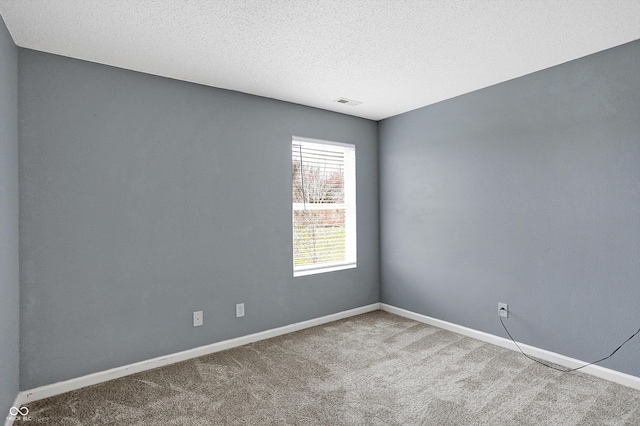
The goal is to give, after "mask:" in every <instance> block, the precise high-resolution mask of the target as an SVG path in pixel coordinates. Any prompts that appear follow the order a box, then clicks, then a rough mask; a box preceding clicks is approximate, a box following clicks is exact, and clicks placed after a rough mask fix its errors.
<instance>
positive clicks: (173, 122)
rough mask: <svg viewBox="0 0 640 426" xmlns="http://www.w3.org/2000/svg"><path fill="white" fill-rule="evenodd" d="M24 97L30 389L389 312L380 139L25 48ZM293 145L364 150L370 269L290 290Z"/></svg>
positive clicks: (24, 345) (364, 130)
mask: <svg viewBox="0 0 640 426" xmlns="http://www.w3.org/2000/svg"><path fill="white" fill-rule="evenodd" d="M19 95H20V110H19V112H20V114H21V118H20V132H21V136H20V208H21V212H22V214H21V216H20V256H21V273H22V275H21V277H22V287H21V291H22V294H21V309H22V311H21V320H22V327H21V333H22V334H21V357H22V358H21V359H22V365H21V387H22V389H30V388H33V387H36V386H40V385H45V384H48V383H53V382H56V381H60V380H65V379H70V378H74V377H78V376H81V375H84V374H87V373H92V372H95V371H101V370H105V369H108V368H112V367H117V366H121V365H125V364H129V363H133V362H137V361H141V360H146V359H149V358H153V357H157V356H161V355H165V354H169V353H174V352H177V351H182V350H186V349H190V348H193V347H197V346H200V345H206V344H209V343H212V342H216V341H220V340H224V339H229V338H233V337H237V336H241V335H246V334H250V333H255V332H258V331H261V330H265V329H270V328H274V327H278V326H283V325H286V324H291V323H295V322H298V321H303V320H306V319H310V318H315V317H319V316H322V315H327V314H331V313H334V312H338V311H342V310H346V309H351V308H355V307H358V306H363V305H367V304H370V303H374V302H377V301H378V300H379V262H378V254H379V250H378V195H377V191H378V181H377V167H378V159H377V124H376V123H375V122H372V121H368V120H363V119H359V118H355V117H349V116H345V115H341V114H336V113H331V112H327V111H321V110H317V109H313V108H308V107H303V106H299V105H293V104H289V103H285V102H278V101H274V100H269V99H265V98H260V97H255V96H249V95H244V94H240V93H236V92H231V91H225V90H220V89H213V88H207V87H203V86H198V85H195V84H189V83H185V82H179V81H175V80H169V79H164V78H160V77H154V76H150V75H145V74H140V73H135V72H131V71H125V70H121V69H117V68H112V67H108V66H103V65H97V64H92V63H88V62H83V61H78V60H73V59H68V58H63V57H60V56H54V55H49V54H45V53H40V52H35V51H30V50H23V49H21V50H20V76H19ZM292 135H298V136H306V137H311V138H319V139H328V140H333V141H340V142H349V143H354V144H355V145H356V149H357V182H358V188H357V190H358V195H357V196H358V200H357V202H358V244H359V245H358V268H357V269H353V270H345V271H338V272H333V273H325V274H320V275H315V276H307V277H299V278H295V279H294V278H293V273H292V232H291V163H290V161H291V154H290V152H291V136H292ZM240 302H244V303H245V305H246V316H245V317H244V318H240V319H236V318H235V304H236V303H240ZM196 310H203V311H204V326H203V327H198V328H193V327H192V324H191V315H192V312H193V311H196Z"/></svg>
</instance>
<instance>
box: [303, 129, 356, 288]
mask: <svg viewBox="0 0 640 426" xmlns="http://www.w3.org/2000/svg"><path fill="white" fill-rule="evenodd" d="M291 144H292V147H293V145H294V144H302V145H303V146H304V145H316V146H319V147H322V146H328V147H333V148H342V151H343V152H344V159H345V160H344V178H343V185H344V203H341V204H335V203H333V204H332V203H328V204H313V203H311V204H310V203H294V202H293V192H292V202H291V205H292V211H291V230H292V237H293V233H295V229H294V228H295V216H294V212H295V211H296V210H303V209H305V208H306V209H307V210H309V209H311V210H316V209H317V210H322V209H328V210H333V209H343V208H344V209H345V260H344V261H338V262H324V263H316V264H311V265H299V266H296V265H295V247H294V248H293V250H292V262H293V276H294V277H300V276H305V275H312V274H320V273H324V272H331V271H339V270H343V269H351V268H356V267H357V260H358V255H357V240H358V238H357V210H356V146H355V145H353V144H348V143H341V142H331V141H325V140H320V139H311V138H305V137H299V136H293V137H292V142H291ZM292 161H293V159H292ZM291 187H292V188H293V182H292V186H291ZM292 242H293V244H294V245H295V237H293V238H292Z"/></svg>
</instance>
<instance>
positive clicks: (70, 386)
mask: <svg viewBox="0 0 640 426" xmlns="http://www.w3.org/2000/svg"><path fill="white" fill-rule="evenodd" d="M379 309H380V304H379V303H373V304H371V305H367V306H362V307H359V308H355V309H350V310H348V311H342V312H338V313H335V314H331V315H326V316H323V317H320V318H314V319H311V320H308V321H302V322H298V323H295V324H290V325H286V326H284V327H278V328H273V329H271V330H265V331H261V332H259V333H254V334H249V335H247V336H242V337H238V338H235V339H230V340H224V341H222V342H217V343H212V344H210V345H206V346H200V347H197V348H194V349H189V350H186V351H183V352H177V353H174V354H171V355H165V356H161V357H158V358H153V359H149V360H146V361H141V362H136V363H134V364H129V365H124V366H122V367H116V368H112V369H110V370H105V371H100V372H97V373H93V374H88V375H86V376H82V377H78V378H75V379H70V380H65V381H63V382H58V383H52V384H50V385H46V386H41V387H38V388H34V389H30V390H26V391H22V392H20V393H19V394H18V397H17V398H16V401H17V402H16V403H18V402H19V403H20V404H28V403H30V402H33V401H37V400H40V399H44V398H49V397H52V396H55V395H60V394H63V393H66V392H70V391H73V390H76V389H80V388H84V387H86V386H91V385H95V384H98V383H102V382H106V381H108V380H113V379H117V378H120V377H124V376H128V375H130V374H135V373H139V372H142V371H146V370H151V369H153V368H158V367H162V366H165V365H169V364H175V363H177V362H181V361H186V360H188V359H192V358H197V357H200V356H203V355H208V354H211V353H214V352H219V351H223V350H226V349H231V348H235V347H238V346H242V345H246V344H249V343H253V342H257V341H260V340H265V339H270V338H272V337H276V336H281V335H283V334H287V333H293V332H294V331H299V330H303V329H305V328H310V327H315V326H317V325H322V324H326V323H329V322H333V321H338V320H341V319H344V318H349V317H352V316H355V315H360V314H365V313H367V312H372V311H377V310H379ZM18 406H19V405H18ZM12 423H13V421H12ZM5 426H10V425H5Z"/></svg>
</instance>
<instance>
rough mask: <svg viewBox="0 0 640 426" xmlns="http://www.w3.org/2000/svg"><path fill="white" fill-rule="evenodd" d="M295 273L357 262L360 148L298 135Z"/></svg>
mask: <svg viewBox="0 0 640 426" xmlns="http://www.w3.org/2000/svg"><path fill="white" fill-rule="evenodd" d="M291 147H292V149H291V161H292V181H293V215H292V216H293V275H294V276H296V277H297V276H301V275H309V274H316V273H320V272H328V271H335V270H338V269H347V268H355V267H356V257H357V256H356V147H355V145H351V144H342V143H334V142H325V141H319V140H313V139H303V138H298V137H294V138H293V143H292V144H291Z"/></svg>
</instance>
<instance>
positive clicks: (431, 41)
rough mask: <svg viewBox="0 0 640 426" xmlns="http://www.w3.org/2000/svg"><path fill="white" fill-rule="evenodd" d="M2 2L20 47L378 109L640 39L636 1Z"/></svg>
mask: <svg viewBox="0 0 640 426" xmlns="http://www.w3.org/2000/svg"><path fill="white" fill-rule="evenodd" d="M0 14H1V15H2V17H3V18H4V21H5V23H6V24H7V27H8V28H9V31H10V33H11V35H12V37H13V39H14V41H15V42H16V44H17V45H18V46H21V47H26V48H30V49H35V50H41V51H44V52H50V53H55V54H59V55H64V56H70V57H73V58H79V59H84V60H87V61H93V62H98V63H102V64H108V65H113V66H117V67H121V68H126V69H132V70H136V71H141V72H145V73H149V74H156V75H160V76H165V77H171V78H175V79H179V80H185V81H191V82H195V83H200V84H204V85H208V86H215V87H221V88H225V89H232V90H237V91H240V92H245V93H251V94H255V95H260V96H265V97H269V98H275V99H281V100H285V101H289V102H294V103H299V104H304V105H310V106H314V107H318V108H323V109H327V110H333V111H339V112H343V113H345V114H350V115H355V116H359V117H365V118H370V119H373V120H379V119H382V118H386V117H389V116H392V115H396V114H399V113H402V112H405V111H409V110H412V109H415V108H419V107H421V106H424V105H428V104H432V103H435V102H438V101H441V100H444V99H448V98H451V97H454V96H458V95H461V94H464V93H468V92H470V91H473V90H476V89H480V88H483V87H487V86H490V85H492V84H496V83H499V82H501V81H505V80H509V79H512V78H515V77H519V76H522V75H525V74H528V73H531V72H534V71H538V70H540V69H544V68H548V67H550V66H553V65H557V64H560V63H563V62H566V61H569V60H572V59H576V58H579V57H582V56H585V55H588V54H591V53H595V52H598V51H600V50H604V49H607V48H610V47H614V46H617V45H620V44H623V43H626V42H629V41H632V40H636V39H640V24H639V22H640V0H592V1H590V0H530V1H525V0H446V1H445V0H432V1H428V0H114V1H105V0H65V1H60V0H0ZM339 97H346V98H349V99H354V100H358V101H361V102H362V104H360V105H358V106H348V105H343V104H339V103H336V102H333V100H335V99H336V98H339Z"/></svg>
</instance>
